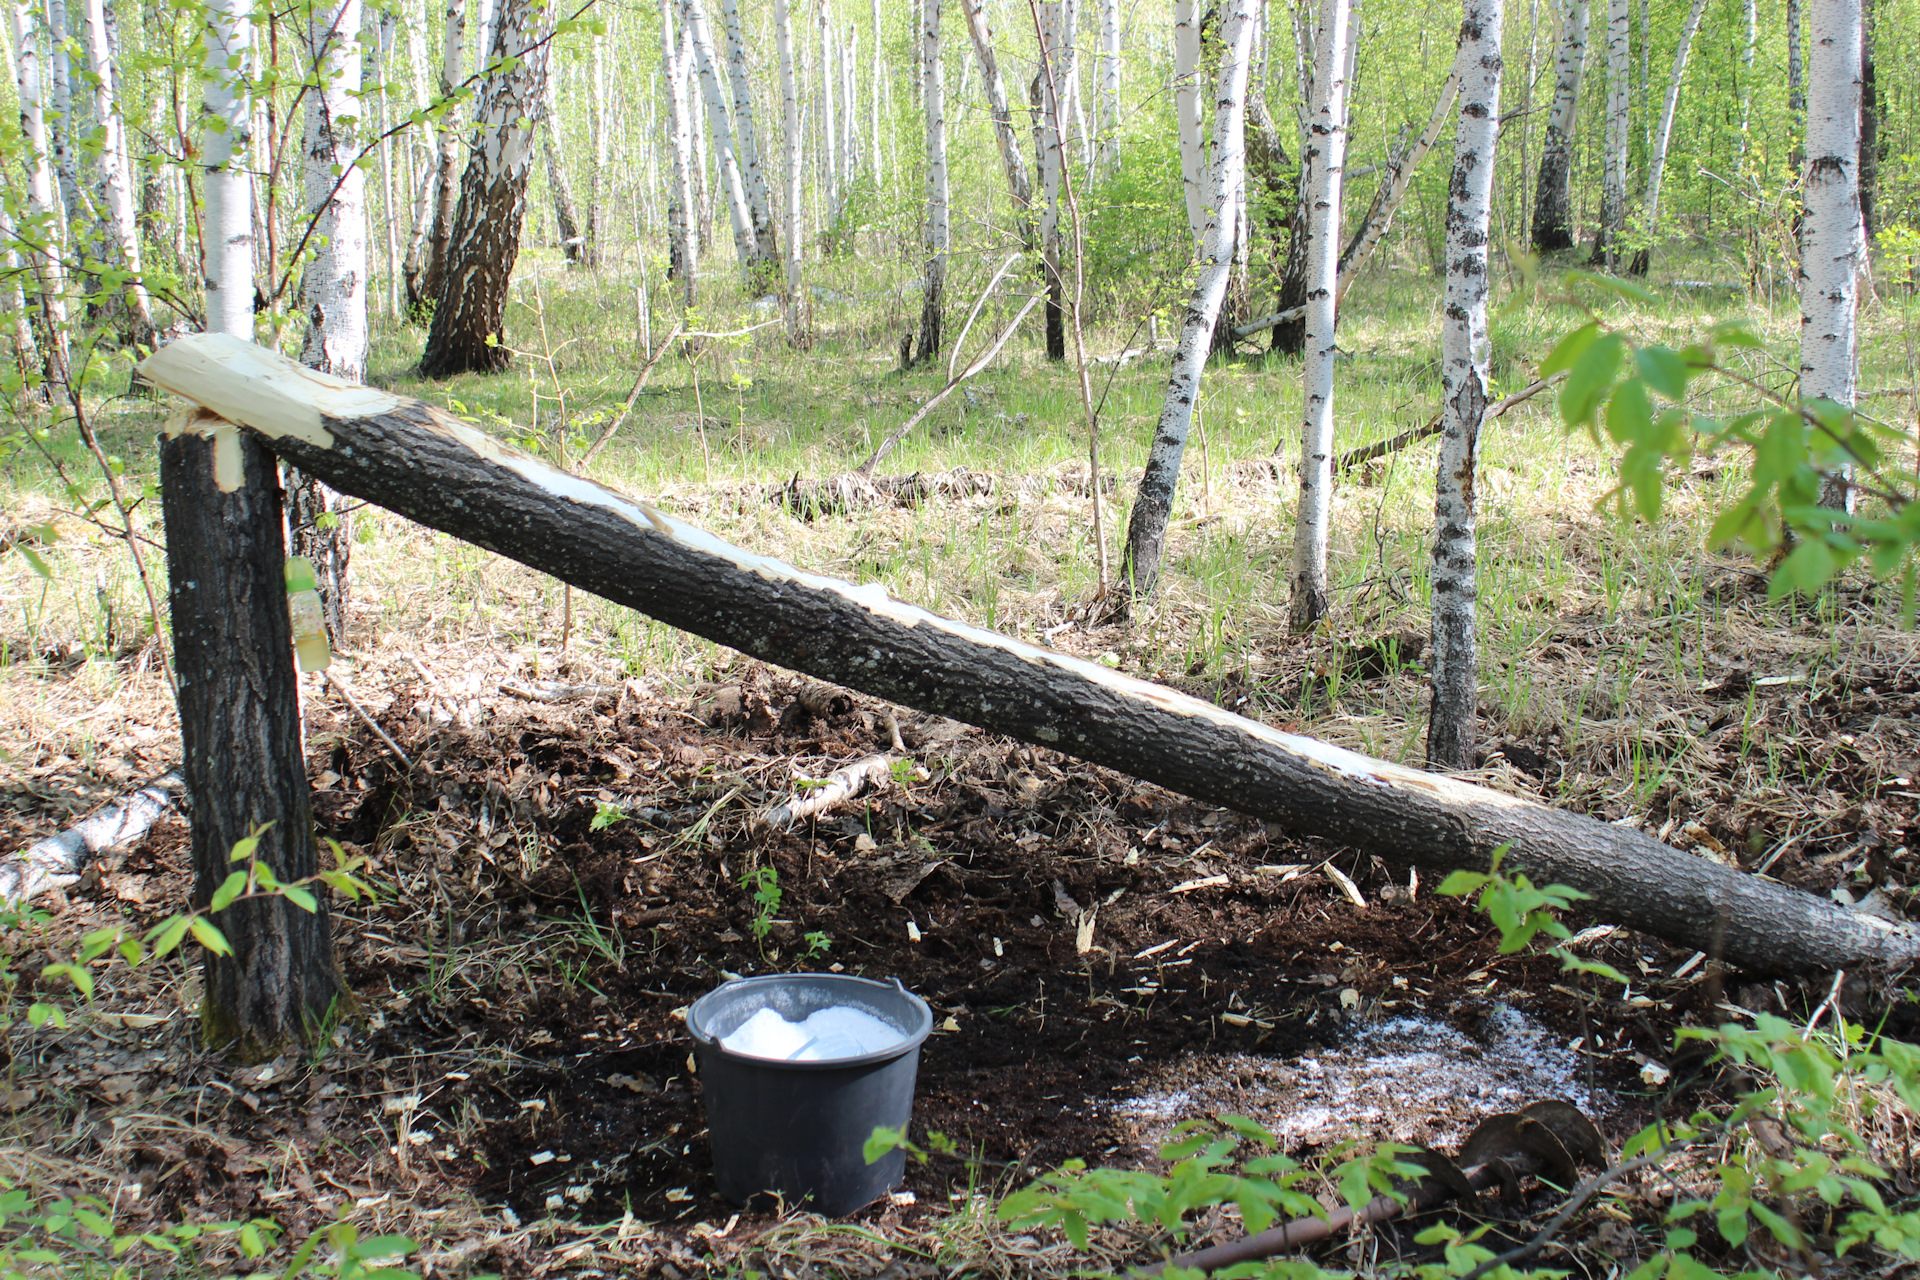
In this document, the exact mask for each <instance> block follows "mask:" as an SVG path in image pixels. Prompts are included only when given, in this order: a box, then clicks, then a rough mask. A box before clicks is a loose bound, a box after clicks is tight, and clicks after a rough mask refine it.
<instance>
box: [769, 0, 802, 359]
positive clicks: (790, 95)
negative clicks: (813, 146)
mask: <svg viewBox="0 0 1920 1280" xmlns="http://www.w3.org/2000/svg"><path fill="white" fill-rule="evenodd" d="M789 5H790V0H773V39H774V48H775V49H776V51H777V52H778V54H779V57H780V156H781V195H782V199H781V205H782V208H781V216H782V217H783V218H784V219H785V225H784V226H783V228H782V233H783V238H784V240H785V242H786V250H785V257H786V288H787V293H786V304H787V339H788V341H790V342H793V343H795V344H796V345H799V344H803V343H804V341H805V336H806V318H805V317H806V299H805V298H803V297H802V296H801V294H800V201H801V193H800V179H801V154H800V134H801V130H802V128H803V125H802V123H801V118H800V91H799V85H798V83H797V77H796V76H795V74H794V66H793V54H794V48H793V13H792V10H791V9H790V7H789Z"/></svg>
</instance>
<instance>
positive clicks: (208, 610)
mask: <svg viewBox="0 0 1920 1280" xmlns="http://www.w3.org/2000/svg"><path fill="white" fill-rule="evenodd" d="M251 11H252V6H251V4H249V3H247V0H208V2H207V4H206V7H205V14H206V27H205V28H204V30H203V32H202V52H203V59H204V61H203V65H204V68H205V85H206V87H205V100H204V101H205V110H204V114H203V117H202V119H203V121H204V128H203V129H202V131H201V136H200V139H199V141H200V155H201V159H202V161H203V162H204V163H205V165H206V172H205V177H204V192H205V196H204V198H205V213H204V217H203V223H202V235H201V242H202V246H203V260H202V265H201V271H202V273H203V275H204V277H205V280H206V286H207V293H206V298H207V326H208V328H209V329H210V330H211V331H212V332H214V333H218V334H225V335H229V336H231V337H234V338H238V339H241V340H242V341H246V340H250V339H251V338H252V337H253V221H252V219H253V209H252V205H253V201H252V189H253V177H252V170H253V166H254V164H255V160H254V156H253V145H252V144H253V142H254V137H253V120H254V117H253V110H252V107H253V104H252V101H251V93H250V85H249V82H248V68H249V66H250V65H251V62H252V52H253V43H254V42H253V27H252V20H251V17H250V14H251ZM160 487H161V507H162V511H163V513H164V516H165V520H166V533H167V575H168V582H169V595H170V604H171V615H172V630H173V641H174V669H175V672H176V675H177V679H178V689H177V698H176V701H177V703H178V706H179V712H180V739H181V755H182V761H181V771H182V773H184V775H185V777H186V782H187V790H188V793H189V794H190V796H191V797H192V801H193V804H192V809H191V813H192V823H191V843H192V861H193V871H194V885H193V904H194V906H196V907H198V908H201V909H205V908H206V907H207V906H208V905H209V904H210V902H211V900H212V897H213V894H214V891H215V890H216V889H217V888H218V887H219V886H220V884H221V883H222V882H223V881H224V880H225V879H226V878H227V875H228V873H229V872H231V871H232V869H233V863H232V861H231V857H230V855H231V852H232V850H233V847H234V846H235V844H237V843H238V842H239V841H241V840H243V839H246V838H248V837H249V836H253V835H255V834H257V835H258V837H259V844H258V846H257V847H256V848H255V850H254V856H255V857H256V858H257V859H258V860H259V861H260V863H261V864H262V865H263V866H265V867H267V868H270V869H271V870H272V872H273V873H274V875H275V876H276V877H278V878H279V879H280V881H281V882H282V883H293V882H295V881H297V880H300V879H303V878H304V877H306V876H309V875H312V874H313V873H314V872H315V871H317V870H318V869H319V855H318V850H317V849H316V848H315V842H314V835H313V812H312V799H311V796H310V794H309V792H308V789H307V774H306V766H305V763H304V761H303V759H302V747H301V735H300V708H299V701H298V692H297V688H296V685H295V680H294V672H293V635H292V629H291V626H290V623H289V619H288V616H287V595H286V584H285V576H284V574H285V563H286V554H287V553H286V547H285V544H284V542H283V541H282V537H281V494H280V483H279V477H278V475H277V473H276V469H275V464H274V459H273V455H272V454H271V453H269V452H268V451H267V449H266V446H265V445H264V444H263V443H261V441H260V439H259V438H258V437H256V436H252V435H250V434H248V433H242V432H236V431H231V430H229V431H228V432H226V433H225V434H224V435H223V436H220V437H219V438H216V439H208V438H207V437H206V436H205V435H201V434H195V433H192V432H183V431H179V430H177V429H176V430H173V431H170V432H169V433H168V434H167V435H166V436H165V437H164V438H163V439H162V441H161V445H160ZM213 920H214V923H215V924H216V925H217V926H218V927H219V929H220V931H221V932H222V933H223V934H224V935H225V936H226V939H227V941H228V943H229V944H231V946H232V953H231V954H226V955H223V954H219V953H216V952H214V951H212V950H208V951H207V952H206V967H205V976H204V981H203V990H204V995H203V997H202V999H203V1002H204V1003H203V1007H202V1010H201V1015H202V1016H201V1025H202V1027H203V1028H204V1029H205V1030H206V1033H207V1036H208V1038H209V1039H210V1040H212V1041H213V1042H214V1043H215V1044H217V1045H224V1044H233V1045H235V1046H236V1047H237V1049H238V1051H239V1053H240V1054H241V1055H243V1056H245V1057H246V1058H248V1059H249V1060H253V1061H261V1060H264V1059H266V1058H270V1057H273V1056H274V1055H276V1054H277V1053H279V1052H280V1051H281V1050H282V1049H284V1048H286V1047H288V1046H290V1045H296V1044H300V1043H303V1042H304V1041H305V1040H306V1039H307V1038H308V1037H309V1036H310V1035H312V1034H313V1031H314V1029H315V1028H318V1027H320V1026H322V1025H323V1024H324V1018H325V1015H326V1013H327V1011H328V1008H329V1006H330V1005H331V1004H332V1002H333V999H334V997H335V996H336V995H337V994H338V992H339V986H338V978H337V970H336V969H335V968H334V963H333V944H332V936H331V932H330V927H329V923H328V916H327V907H326V904H325V903H324V902H321V903H319V904H318V905H317V908H316V909H315V910H313V911H304V910H301V909H300V908H299V907H297V906H295V905H294V904H293V903H292V902H290V901H288V900H287V899H285V898H282V897H278V896H260V897H251V898H247V899H244V900H242V901H240V902H236V903H234V904H232V905H231V906H229V907H228V908H227V909H225V910H224V911H220V912H217V913H215V915H214V916H213Z"/></svg>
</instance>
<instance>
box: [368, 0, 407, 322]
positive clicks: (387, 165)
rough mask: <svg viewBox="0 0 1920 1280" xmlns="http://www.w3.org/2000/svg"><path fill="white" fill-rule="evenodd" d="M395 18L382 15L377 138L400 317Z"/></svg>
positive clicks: (390, 309)
mask: <svg viewBox="0 0 1920 1280" xmlns="http://www.w3.org/2000/svg"><path fill="white" fill-rule="evenodd" d="M394 25H395V24H394V17H393V14H391V13H383V14H381V15H380V25H379V44H378V46H377V52H376V55H375V56H376V59H377V61H376V67H377V71H378V76H379V81H380V84H379V89H378V92H377V93H376V94H375V95H374V117H373V128H374V136H376V137H378V138H379V139H380V143H379V150H380V223H381V228H382V231H383V233H384V239H385V241H386V243H385V246H384V247H385V250H386V259H387V299H386V302H387V306H386V310H387V314H388V315H389V316H396V317H397V316H398V315H399V314H400V244H399V229H400V219H399V217H398V216H396V215H397V212H398V211H397V210H396V209H395V208H394V173H393V171H394V168H395V164H394V151H395V146H394V140H393V139H392V138H390V137H388V136H387V120H388V116H389V114H390V111H391V106H390V101H391V96H392V95H391V93H390V88H391V85H392V81H393V43H394V41H393V36H394ZM400 182H401V185H402V187H404V186H405V185H406V175H405V174H404V173H402V174H401V175H400Z"/></svg>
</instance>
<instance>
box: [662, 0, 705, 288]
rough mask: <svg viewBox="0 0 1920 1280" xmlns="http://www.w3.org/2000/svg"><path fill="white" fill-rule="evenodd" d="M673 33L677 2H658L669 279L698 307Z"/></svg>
mask: <svg viewBox="0 0 1920 1280" xmlns="http://www.w3.org/2000/svg"><path fill="white" fill-rule="evenodd" d="M680 45H681V41H680V37H679V35H678V34H677V33H676V32H675V30H674V22H673V0H660V65H661V78H662V79H663V80H664V81H665V96H666V99H667V151H668V154H669V156H670V163H669V169H670V171H671V179H670V185H669V186H668V188H667V279H669V280H676V279H677V280H679V281H680V284H681V291H682V301H684V302H685V304H686V305H687V306H689V307H691V306H693V304H694V296H695V290H696V284H695V280H694V276H695V274H696V268H697V266H698V259H699V256H700V237H699V235H698V233H697V231H696V230H695V219H696V218H697V217H698V209H699V206H698V203H697V202H696V201H695V199H694V195H693V132H692V130H691V129H690V128H689V127H688V125H689V122H688V120H687V110H686V107H687V92H686V70H687V68H686V60H685V58H684V57H682V55H681V51H680Z"/></svg>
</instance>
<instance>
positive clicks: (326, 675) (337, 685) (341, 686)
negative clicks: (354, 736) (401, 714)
mask: <svg viewBox="0 0 1920 1280" xmlns="http://www.w3.org/2000/svg"><path fill="white" fill-rule="evenodd" d="M320 678H321V679H323V680H325V681H326V682H327V684H328V685H330V686H332V688H333V691H334V692H335V693H337V694H339V695H340V700H341V701H342V702H344V703H346V704H347V706H348V707H350V708H352V710H353V713H354V714H355V715H357V716H359V717H360V718H361V719H362V720H364V721H366V722H367V728H369V729H371V730H373V732H374V734H375V736H377V737H378V738H379V739H380V741H382V742H384V743H386V744H387V750H389V751H391V752H393V758H394V759H396V760H398V761H399V762H400V767H401V768H402V769H405V770H406V771H407V772H408V773H412V772H413V761H411V760H409V759H408V758H407V753H406V752H404V751H402V750H401V749H400V744H399V743H397V742H395V741H394V740H393V739H392V738H389V737H388V736H387V731H386V730H385V729H382V728H381V727H380V722H379V721H378V720H375V719H374V718H373V717H372V716H370V715H368V714H367V709H366V708H365V707H363V706H361V705H360V701H359V699H357V698H355V697H354V696H353V691H352V690H351V689H349V688H347V682H346V681H344V680H342V679H341V678H340V677H339V676H338V675H336V674H334V673H333V672H332V671H322V672H321V673H320Z"/></svg>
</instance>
